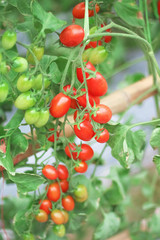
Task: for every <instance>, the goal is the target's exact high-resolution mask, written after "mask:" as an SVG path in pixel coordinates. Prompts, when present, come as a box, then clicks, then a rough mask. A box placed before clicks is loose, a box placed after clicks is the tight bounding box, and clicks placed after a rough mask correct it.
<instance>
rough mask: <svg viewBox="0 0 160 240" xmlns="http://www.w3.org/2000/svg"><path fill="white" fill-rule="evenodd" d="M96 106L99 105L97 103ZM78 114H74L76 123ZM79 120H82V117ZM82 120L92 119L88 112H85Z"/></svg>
mask: <svg viewBox="0 0 160 240" xmlns="http://www.w3.org/2000/svg"><path fill="white" fill-rule="evenodd" d="M95 102H96V101H95ZM96 104H97V103H96ZM77 113H78V111H77V110H76V111H75V112H74V120H75V121H76V119H77ZM79 119H80V117H79ZM82 120H87V121H90V117H89V113H88V112H85V113H84V115H83V118H82Z"/></svg>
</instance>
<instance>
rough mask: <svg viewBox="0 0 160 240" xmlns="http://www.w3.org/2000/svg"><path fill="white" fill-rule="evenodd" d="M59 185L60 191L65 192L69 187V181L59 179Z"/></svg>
mask: <svg viewBox="0 0 160 240" xmlns="http://www.w3.org/2000/svg"><path fill="white" fill-rule="evenodd" d="M60 186H61V190H62V192H63V193H65V192H67V191H68V189H69V182H68V181H67V180H66V179H64V180H61V181H60Z"/></svg>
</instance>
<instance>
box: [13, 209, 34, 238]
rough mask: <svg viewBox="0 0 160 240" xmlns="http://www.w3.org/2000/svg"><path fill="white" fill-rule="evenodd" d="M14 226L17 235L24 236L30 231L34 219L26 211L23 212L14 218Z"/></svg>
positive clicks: (19, 212)
mask: <svg viewBox="0 0 160 240" xmlns="http://www.w3.org/2000/svg"><path fill="white" fill-rule="evenodd" d="M13 224H14V229H15V231H16V232H17V234H18V235H22V234H24V232H27V231H29V229H30V227H31V224H32V218H31V216H30V215H28V213H27V211H26V210H21V211H18V212H17V214H16V215H15V216H14V219H13Z"/></svg>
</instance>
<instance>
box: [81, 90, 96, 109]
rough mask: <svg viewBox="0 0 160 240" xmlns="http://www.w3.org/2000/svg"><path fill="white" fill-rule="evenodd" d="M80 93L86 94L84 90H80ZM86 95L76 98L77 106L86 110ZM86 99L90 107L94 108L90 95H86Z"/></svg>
mask: <svg viewBox="0 0 160 240" xmlns="http://www.w3.org/2000/svg"><path fill="white" fill-rule="evenodd" d="M81 91H82V92H86V89H85V88H82V89H81ZM86 95H87V94H86V93H85V94H84V95H82V96H80V97H78V98H77V101H78V104H79V105H80V106H82V107H84V108H86V106H87V96H86ZM88 98H89V103H90V105H91V106H92V107H93V106H94V102H95V101H94V97H92V96H91V95H90V94H88Z"/></svg>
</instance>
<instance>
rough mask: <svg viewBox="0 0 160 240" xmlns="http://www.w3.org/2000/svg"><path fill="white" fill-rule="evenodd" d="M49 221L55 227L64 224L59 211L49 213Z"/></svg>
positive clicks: (62, 216)
mask: <svg viewBox="0 0 160 240" xmlns="http://www.w3.org/2000/svg"><path fill="white" fill-rule="evenodd" d="M51 219H52V221H53V222H54V223H55V224H57V225H60V224H62V223H64V215H63V213H62V212H61V211H60V210H59V209H54V210H53V211H52V212H51Z"/></svg>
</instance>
